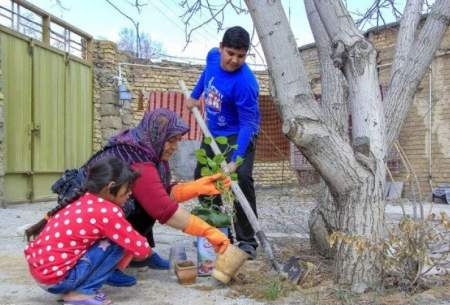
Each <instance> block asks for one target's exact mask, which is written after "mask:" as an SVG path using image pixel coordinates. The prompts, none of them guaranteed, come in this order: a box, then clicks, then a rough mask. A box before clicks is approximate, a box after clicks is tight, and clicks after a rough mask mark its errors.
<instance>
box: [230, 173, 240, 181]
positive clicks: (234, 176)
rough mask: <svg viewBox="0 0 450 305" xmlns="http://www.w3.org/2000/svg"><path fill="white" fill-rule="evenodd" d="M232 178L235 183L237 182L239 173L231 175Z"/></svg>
mask: <svg viewBox="0 0 450 305" xmlns="http://www.w3.org/2000/svg"><path fill="white" fill-rule="evenodd" d="M230 178H231V180H233V181H237V180H238V174H237V173H232V174H231V175H230Z"/></svg>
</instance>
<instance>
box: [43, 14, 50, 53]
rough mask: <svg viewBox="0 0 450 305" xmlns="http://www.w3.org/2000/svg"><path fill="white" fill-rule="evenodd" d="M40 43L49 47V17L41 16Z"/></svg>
mask: <svg viewBox="0 0 450 305" xmlns="http://www.w3.org/2000/svg"><path fill="white" fill-rule="evenodd" d="M42 42H44V44H45V45H46V46H49V45H50V16H42Z"/></svg>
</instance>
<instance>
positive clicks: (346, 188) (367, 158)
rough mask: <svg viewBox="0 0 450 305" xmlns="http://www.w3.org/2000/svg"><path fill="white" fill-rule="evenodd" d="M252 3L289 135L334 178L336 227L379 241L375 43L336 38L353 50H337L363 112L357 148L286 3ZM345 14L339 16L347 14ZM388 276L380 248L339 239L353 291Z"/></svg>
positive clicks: (343, 272)
mask: <svg viewBox="0 0 450 305" xmlns="http://www.w3.org/2000/svg"><path fill="white" fill-rule="evenodd" d="M325 2H327V1H325ZM246 3H247V6H248V8H249V11H250V14H251V16H252V18H253V22H254V24H255V26H256V30H257V32H258V36H259V38H260V41H261V44H262V47H263V50H264V54H265V55H266V59H267V62H268V66H269V72H270V75H271V78H272V81H273V88H272V89H274V92H275V94H274V95H275V102H276V103H277V106H278V108H279V109H280V113H281V116H282V118H283V121H284V125H283V132H285V134H286V136H287V137H288V138H289V139H290V140H291V141H293V142H294V143H295V144H296V146H297V147H299V148H300V149H301V151H302V153H303V154H304V155H305V157H306V158H307V159H308V161H309V162H310V163H311V164H312V165H313V166H314V167H315V168H316V169H317V170H318V171H319V173H320V174H321V176H322V177H323V179H324V181H325V182H326V183H327V185H328V187H329V189H330V191H331V194H332V196H333V198H334V200H335V202H336V206H337V231H339V232H342V233H343V234H345V235H346V236H349V237H351V238H354V239H361V240H365V241H367V242H368V244H378V243H379V242H380V237H381V234H382V224H383V211H384V209H383V198H382V194H383V182H384V162H383V161H382V160H383V157H384V140H383V136H382V130H383V128H384V120H383V115H382V108H381V99H380V94H379V90H378V77H377V71H376V66H375V65H376V62H375V57H376V52H375V50H374V49H373V46H372V45H371V44H370V43H368V42H367V41H365V39H364V37H363V36H362V35H360V34H359V35H354V36H351V35H350V36H348V37H342V35H340V34H339V33H336V35H334V37H338V38H340V40H339V41H338V42H336V43H335V45H336V46H337V47H339V49H338V51H339V50H344V51H345V52H346V53H347V54H344V52H342V53H339V52H335V54H334V55H335V56H334V60H335V62H336V61H341V68H342V69H343V71H344V73H345V75H346V77H347V81H348V83H349V86H350V101H351V102H352V103H351V108H352V110H353V111H354V112H355V113H356V116H355V117H354V118H353V126H354V128H355V132H354V137H355V138H354V142H357V143H358V145H357V147H351V146H350V145H349V143H348V142H347V141H346V140H345V139H344V138H343V137H342V136H340V134H339V131H337V130H336V126H335V125H333V124H332V123H331V122H329V121H327V120H326V118H325V116H324V114H323V111H322V109H321V108H320V107H319V106H317V104H316V102H315V101H314V99H313V97H312V93H311V88H310V87H309V84H308V80H307V79H306V73H305V70H304V65H303V61H302V59H301V56H300V54H299V51H298V49H297V46H296V44H295V40H294V39H293V35H292V31H291V29H290V27H289V24H288V21H287V18H286V15H285V13H284V10H283V8H282V6H281V3H280V1H256V0H255V1H250V0H248V1H246ZM330 7H331V8H332V9H334V10H338V9H340V8H341V7H339V6H337V5H336V4H334V6H333V5H332V4H330V3H325V4H323V7H321V10H322V12H326V10H328V9H330ZM321 10H319V9H318V11H319V12H320V11H321ZM333 12H334V13H336V12H335V11H333ZM341 13H342V12H339V14H338V13H336V15H339V16H342V14H341ZM324 14H325V13H324ZM324 17H325V18H332V16H324ZM321 18H322V20H323V17H322V16H321ZM350 21H351V19H350ZM348 22H349V21H348ZM342 26H346V25H342ZM337 28H339V27H338V26H337ZM339 30H342V31H343V29H342V28H339ZM347 33H348V32H347ZM348 46H349V47H348ZM342 48H344V49H342ZM335 51H336V50H335ZM342 55H347V58H348V59H349V60H346V61H345V60H343V59H342V58H343V57H341V56H342ZM362 93H364V94H362ZM361 96H364V97H365V101H364V104H361V101H360V98H361ZM355 139H356V140H357V141H355ZM380 160H381V161H380ZM381 274H382V270H381V253H380V251H375V252H374V251H373V250H372V249H368V248H362V249H360V251H357V250H356V248H355V247H354V246H353V244H350V243H344V242H339V243H338V245H337V256H336V279H337V281H338V282H339V283H341V284H350V285H352V288H353V290H355V291H359V292H362V291H364V290H366V289H367V288H368V287H377V286H379V284H380V282H381Z"/></svg>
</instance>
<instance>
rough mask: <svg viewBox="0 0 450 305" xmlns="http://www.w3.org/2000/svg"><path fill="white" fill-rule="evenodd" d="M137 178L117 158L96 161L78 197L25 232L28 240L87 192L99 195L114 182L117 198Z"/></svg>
mask: <svg viewBox="0 0 450 305" xmlns="http://www.w3.org/2000/svg"><path fill="white" fill-rule="evenodd" d="M137 177H139V173H137V172H134V171H133V170H131V169H130V166H129V165H128V164H127V163H125V162H124V161H122V160H120V159H118V158H116V157H106V158H104V159H100V160H98V161H95V162H94V163H93V164H92V165H91V166H90V167H89V168H88V170H87V176H86V181H85V183H84V187H83V189H82V190H81V191H80V192H79V194H78V196H77V197H75V198H74V199H73V200H72V201H70V202H66V201H63V202H61V203H60V204H59V205H58V206H56V207H55V208H54V209H52V210H50V211H49V212H47V214H46V217H45V218H43V219H41V220H40V221H39V222H37V223H36V224H34V225H32V226H31V227H30V228H28V229H27V230H25V235H26V237H27V240H30V239H31V238H35V237H36V236H37V235H38V234H39V233H40V232H41V231H42V229H44V227H45V225H46V224H47V220H48V218H50V217H52V216H53V215H55V214H56V213H57V212H58V211H59V210H61V209H62V208H64V207H65V206H66V205H68V204H69V203H71V202H73V201H75V200H77V199H78V198H79V197H80V196H81V195H83V194H84V193H85V192H91V193H93V194H98V193H100V191H101V190H102V189H103V188H104V187H105V186H107V185H108V184H109V183H110V182H111V181H113V184H112V186H111V188H110V192H111V194H112V195H114V196H116V195H117V193H118V192H119V190H120V188H121V187H122V186H124V185H126V186H128V188H130V187H131V185H132V184H133V182H134V181H135V180H136V178H137Z"/></svg>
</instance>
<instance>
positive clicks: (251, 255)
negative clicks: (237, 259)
mask: <svg viewBox="0 0 450 305" xmlns="http://www.w3.org/2000/svg"><path fill="white" fill-rule="evenodd" d="M239 249H241V250H242V251H244V252H246V253H247V254H248V260H251V261H252V260H254V259H256V248H255V247H253V246H252V245H250V244H243V243H240V244H239Z"/></svg>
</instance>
